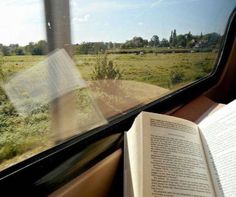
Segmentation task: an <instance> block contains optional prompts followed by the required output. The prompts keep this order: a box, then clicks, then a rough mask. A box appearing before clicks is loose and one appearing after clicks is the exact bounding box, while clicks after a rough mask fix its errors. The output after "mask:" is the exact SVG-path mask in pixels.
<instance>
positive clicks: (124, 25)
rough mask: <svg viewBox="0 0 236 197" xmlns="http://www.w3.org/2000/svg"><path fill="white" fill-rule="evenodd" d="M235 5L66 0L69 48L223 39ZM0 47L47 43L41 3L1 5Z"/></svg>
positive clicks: (193, 0) (190, 0)
mask: <svg viewBox="0 0 236 197" xmlns="http://www.w3.org/2000/svg"><path fill="white" fill-rule="evenodd" d="M235 6H236V1H235V0H70V8H71V10H70V12H71V13H70V15H71V29H72V31H71V32H72V42H73V43H81V42H89V41H91V42H95V41H104V42H108V41H112V42H125V41H126V40H129V39H132V38H133V37H134V36H141V37H143V38H145V39H148V40H150V38H151V37H152V36H153V35H158V36H159V37H160V39H162V38H167V39H168V38H169V36H170V32H171V30H173V29H176V31H177V34H184V33H188V32H189V31H191V33H192V34H200V33H201V32H202V33H203V34H205V33H210V32H217V33H220V34H223V32H224V31H225V27H226V23H227V21H228V18H229V15H230V13H231V12H232V10H233V8H234V7H235ZM0 18H1V20H0V43H2V44H5V45H9V44H12V43H18V44H20V45H22V46H24V45H26V44H28V43H29V42H37V41H38V40H42V39H45V40H46V30H45V18H44V6H43V0H21V1H19V0H1V1H0Z"/></svg>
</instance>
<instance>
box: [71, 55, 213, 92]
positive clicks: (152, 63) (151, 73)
mask: <svg viewBox="0 0 236 197" xmlns="http://www.w3.org/2000/svg"><path fill="white" fill-rule="evenodd" d="M216 56H217V54H216V53H212V52H210V53H173V54H158V55H155V54H145V55H135V54H111V55H109V56H108V58H109V60H112V61H113V63H114V65H115V66H116V67H117V68H119V69H120V70H121V72H122V79H124V80H135V81H139V82H145V83H150V84H153V85H157V86H161V87H164V88H169V89H173V88H175V86H177V85H178V84H170V83H171V72H172V71H177V70H181V71H182V72H183V80H182V81H181V83H189V82H191V81H194V80H197V79H199V78H201V77H203V76H205V75H207V74H209V72H210V71H211V70H212V68H213V66H214V62H215V59H216ZM74 59H75V61H76V63H77V66H78V68H79V70H80V72H81V73H82V76H83V77H84V78H85V79H86V80H90V79H91V77H92V71H93V67H94V66H95V64H96V56H95V55H77V56H75V58H74Z"/></svg>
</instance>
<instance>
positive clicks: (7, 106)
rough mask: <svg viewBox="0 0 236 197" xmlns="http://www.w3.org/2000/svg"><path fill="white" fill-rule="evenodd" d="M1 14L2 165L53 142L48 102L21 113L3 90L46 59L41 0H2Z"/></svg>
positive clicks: (0, 159) (0, 102)
mask: <svg viewBox="0 0 236 197" xmlns="http://www.w3.org/2000/svg"><path fill="white" fill-rule="evenodd" d="M0 17H1V18H2V19H4V20H1V22H0V28H1V32H0V43H1V44H0V53H1V56H0V84H1V87H0V133H1V135H0V169H3V168H6V167H8V166H9V165H12V164H14V163H17V162H19V161H21V160H23V159H25V158H28V157H29V156H32V155H33V154H36V153H38V152H41V151H43V150H45V149H46V148H48V147H50V146H51V145H52V143H53V142H52V141H51V140H49V139H50V132H49V127H50V125H49V123H50V121H49V120H50V115H49V110H48V105H44V106H42V107H41V108H40V109H38V110H36V111H34V112H33V113H32V114H31V115H27V116H22V115H20V114H19V113H18V111H17V109H16V108H15V107H14V104H13V103H12V102H11V101H10V99H9V98H8V96H7V94H6V92H5V91H4V88H3V86H4V84H5V83H7V82H8V81H9V80H10V79H11V78H13V77H14V76H15V75H16V74H17V73H19V72H22V71H24V70H26V69H28V68H30V67H32V66H33V65H35V64H37V63H38V62H40V61H42V60H44V59H45V57H44V54H45V49H46V37H45V30H44V12H43V4H42V1H34V2H33V1H29V0H26V1H15V0H10V1H1V2H0Z"/></svg>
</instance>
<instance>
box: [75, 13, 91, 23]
mask: <svg viewBox="0 0 236 197" xmlns="http://www.w3.org/2000/svg"><path fill="white" fill-rule="evenodd" d="M89 18H90V14H85V15H84V16H81V17H74V18H73V22H80V23H84V22H86V21H88V20H89Z"/></svg>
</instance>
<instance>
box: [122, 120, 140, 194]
mask: <svg viewBox="0 0 236 197" xmlns="http://www.w3.org/2000/svg"><path fill="white" fill-rule="evenodd" d="M124 140H125V141H124V196H125V197H133V196H135V197H141V193H142V171H141V170H142V143H141V140H142V132H141V116H138V117H137V118H136V119H135V121H134V123H133V125H132V127H131V129H130V130H129V131H128V132H125V139H124Z"/></svg>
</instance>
